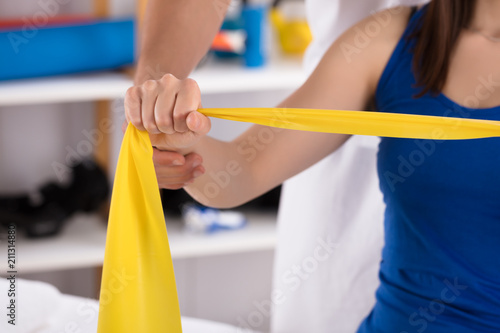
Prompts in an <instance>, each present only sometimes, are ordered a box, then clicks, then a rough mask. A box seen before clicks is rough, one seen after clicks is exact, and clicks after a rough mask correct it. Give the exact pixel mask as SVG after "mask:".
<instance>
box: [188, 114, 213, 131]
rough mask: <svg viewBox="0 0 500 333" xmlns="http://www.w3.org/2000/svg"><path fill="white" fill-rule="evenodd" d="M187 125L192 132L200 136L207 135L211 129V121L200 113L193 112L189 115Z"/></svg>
mask: <svg viewBox="0 0 500 333" xmlns="http://www.w3.org/2000/svg"><path fill="white" fill-rule="evenodd" d="M186 124H187V127H188V128H189V130H190V131H192V132H194V133H196V134H199V135H205V134H207V133H208V132H209V131H210V128H211V123H210V119H209V118H208V117H207V116H205V115H204V114H201V113H200V112H198V111H192V112H190V113H189V114H188V116H187V117H186Z"/></svg>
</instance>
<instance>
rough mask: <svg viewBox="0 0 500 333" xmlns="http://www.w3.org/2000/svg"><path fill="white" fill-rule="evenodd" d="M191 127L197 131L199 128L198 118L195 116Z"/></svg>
mask: <svg viewBox="0 0 500 333" xmlns="http://www.w3.org/2000/svg"><path fill="white" fill-rule="evenodd" d="M193 126H194V129H198V127H199V126H200V117H198V116H197V115H196V116H195V118H194V121H193Z"/></svg>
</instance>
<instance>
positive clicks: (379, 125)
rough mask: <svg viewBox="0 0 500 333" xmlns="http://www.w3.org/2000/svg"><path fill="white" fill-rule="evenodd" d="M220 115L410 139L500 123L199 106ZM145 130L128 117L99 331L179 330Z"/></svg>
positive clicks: (494, 128) (458, 135)
mask: <svg viewBox="0 0 500 333" xmlns="http://www.w3.org/2000/svg"><path fill="white" fill-rule="evenodd" d="M199 111H200V112H201V113H203V114H205V115H207V116H210V117H217V118H224V119H229V120H236V121H244V122H252V123H257V124H261V125H268V126H275V127H281V128H288V129H295V130H304V131H316V132H330V133H343V134H360V135H375V136H383V137H384V136H385V137H397V138H415V139H439V140H443V139H448V140H456V139H477V138H487V137H499V136H500V122H498V121H487V120H474V119H463V118H449V117H433V116H419V115H406V114H392V113H381V112H365V111H338V110H312V109H278V108H277V109H266V108H257V109H253V108H252V109H200V110H199ZM152 155H153V149H152V147H151V141H150V139H149V136H148V134H147V133H146V132H140V131H138V130H137V129H136V128H135V127H133V126H132V125H130V124H129V126H128V128H127V131H126V133H125V137H124V139H123V143H122V148H121V151H120V157H119V160H118V167H117V170H116V175H115V182H114V187H113V196H112V199H111V211H110V216H109V223H108V234H107V239H106V253H105V257H104V267H103V275H102V283H101V294H100V309H99V322H98V333H139V332H147V333H166V332H168V333H179V332H181V331H182V328H181V320H180V311H179V303H178V299H177V290H176V284H175V277H174V270H173V266H172V257H171V255H170V248H169V244H168V238H167V231H166V227H165V221H164V216H163V210H162V206H161V201H160V194H159V190H158V185H157V180H156V174H155V170H154V166H153V161H152Z"/></svg>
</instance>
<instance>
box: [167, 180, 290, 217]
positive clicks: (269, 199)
mask: <svg viewBox="0 0 500 333" xmlns="http://www.w3.org/2000/svg"><path fill="white" fill-rule="evenodd" d="M161 194H162V195H161V198H162V204H163V211H164V212H165V214H167V215H170V216H176V217H180V216H181V215H182V207H183V206H184V204H186V203H195V202H196V201H195V200H194V199H193V198H191V197H190V196H189V194H187V193H186V191H183V190H162V192H161ZM280 195H281V185H280V186H278V187H275V188H274V189H272V190H270V191H269V192H267V193H264V194H263V195H261V196H259V197H257V198H255V199H253V200H251V201H249V202H247V203H246V204H244V205H242V206H240V207H238V208H243V209H249V210H260V211H266V210H276V209H277V208H278V205H279V201H280ZM197 204H198V205H199V203H197Z"/></svg>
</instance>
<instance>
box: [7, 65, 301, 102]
mask: <svg viewBox="0 0 500 333" xmlns="http://www.w3.org/2000/svg"><path fill="white" fill-rule="evenodd" d="M191 77H192V78H193V79H195V80H196V81H197V82H198V85H199V86H200V90H201V91H202V93H203V94H219V93H234V92H251V91H269V90H271V91H272V90H286V89H294V88H297V87H299V86H300V84H302V82H304V80H305V78H306V76H305V73H304V72H303V70H302V66H301V62H300V59H296V58H290V59H280V58H277V59H274V60H271V61H270V62H269V64H267V65H266V66H264V67H262V68H246V67H244V66H243V65H241V64H240V63H239V62H237V61H227V62H222V61H210V62H208V63H207V64H205V65H204V66H202V67H201V68H198V69H196V70H195V71H194V72H193V73H192V75H191ZM131 85H132V80H131V79H130V78H129V77H128V76H127V75H126V74H122V73H117V72H104V73H90V74H80V75H68V76H59V77H49V78H37V79H26V80H13V81H0V106H13V105H28V104H47V103H64V102H83V101H96V100H112V99H116V98H121V97H123V96H124V94H125V91H126V90H127V88H128V87H130V86H131Z"/></svg>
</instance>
